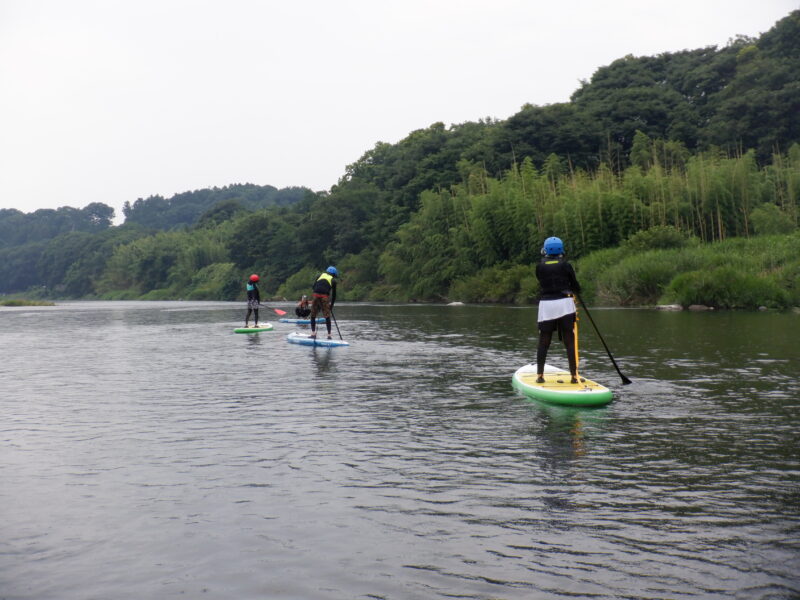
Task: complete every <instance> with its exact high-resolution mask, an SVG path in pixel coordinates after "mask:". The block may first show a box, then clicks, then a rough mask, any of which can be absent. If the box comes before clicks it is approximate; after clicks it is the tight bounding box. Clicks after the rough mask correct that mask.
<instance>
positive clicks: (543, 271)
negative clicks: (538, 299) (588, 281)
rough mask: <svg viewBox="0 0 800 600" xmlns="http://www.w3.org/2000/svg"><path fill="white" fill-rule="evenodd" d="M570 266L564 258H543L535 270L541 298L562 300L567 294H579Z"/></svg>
mask: <svg viewBox="0 0 800 600" xmlns="http://www.w3.org/2000/svg"><path fill="white" fill-rule="evenodd" d="M571 273H573V271H572V266H571V265H570V264H569V263H568V262H567V261H566V259H564V258H557V257H554V256H545V257H544V258H543V259H542V260H541V261H540V262H539V265H538V267H537V269H536V277H537V278H538V279H539V287H540V288H541V294H542V297H543V298H547V297H549V298H550V299H554V298H564V297H566V295H567V293H568V292H579V291H580V289H573V288H577V287H578V286H577V281H575V280H574V276H572V277H570V274H571Z"/></svg>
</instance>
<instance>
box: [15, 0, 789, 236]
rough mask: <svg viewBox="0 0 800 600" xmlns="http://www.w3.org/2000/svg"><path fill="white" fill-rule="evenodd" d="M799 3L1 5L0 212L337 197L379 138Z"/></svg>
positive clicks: (494, 111)
mask: <svg viewBox="0 0 800 600" xmlns="http://www.w3.org/2000/svg"><path fill="white" fill-rule="evenodd" d="M797 8H800V1H798V0H669V1H668V2H655V1H652V0H649V1H648V0H606V1H601V0H562V1H553V0H546V1H545V0H484V1H479V0H306V1H305V2H300V1H297V2H296V1H294V0H280V1H277V0H214V1H211V0H0V208H17V209H19V210H22V211H24V212H31V211H33V210H36V209H39V208H57V207H59V206H73V207H75V208H82V207H84V206H86V205H87V204H89V203H90V202H104V203H106V204H108V205H110V206H112V207H114V209H115V210H116V211H117V217H118V218H117V222H119V221H121V216H122V215H121V207H122V204H123V203H124V202H125V201H126V200H129V201H131V202H133V201H135V200H136V199H137V198H145V197H147V196H150V195H153V194H161V195H163V196H165V197H170V196H172V195H173V194H175V193H179V192H184V191H188V190H195V189H200V188H204V187H212V186H219V187H221V186H224V185H228V184H232V183H256V184H259V185H266V184H269V185H273V186H275V187H278V188H281V187H286V186H295V185H297V186H307V187H310V188H312V189H314V190H325V189H329V188H330V187H331V186H332V185H334V184H335V183H336V182H337V180H338V179H339V178H340V177H341V176H342V175H343V174H344V171H345V167H346V166H347V165H348V164H350V163H352V162H355V161H356V160H357V159H358V158H360V157H361V155H362V154H363V153H364V152H366V151H367V150H369V149H370V148H372V147H373V146H374V145H375V144H376V143H377V142H379V141H383V142H389V143H394V142H397V141H399V140H400V139H402V138H404V137H405V136H406V135H408V134H409V133H410V132H411V131H413V130H415V129H421V128H425V127H428V126H429V125H430V124H432V123H435V122H437V121H442V122H444V123H445V125H451V124H454V123H463V122H465V121H477V120H478V119H480V118H484V117H493V118H498V119H505V118H508V117H510V116H511V115H513V114H514V113H516V112H517V111H518V110H519V109H520V108H521V107H522V105H523V104H525V103H531V104H537V105H544V104H550V103H555V102H566V101H568V100H569V96H570V94H571V93H572V92H573V91H575V89H576V88H577V87H578V85H579V81H580V80H581V79H589V78H591V76H592V74H593V73H594V72H595V71H596V70H597V69H598V68H599V67H601V66H603V65H607V64H609V63H610V62H612V61H613V60H615V59H617V58H620V57H622V56H624V55H626V54H633V55H635V56H643V55H653V54H658V53H661V52H673V51H678V50H683V49H687V48H688V49H692V48H700V47H703V46H709V45H718V46H724V45H725V44H726V43H727V41H728V39H729V38H731V37H733V36H735V35H736V34H744V35H750V36H757V35H759V34H760V33H763V32H765V31H767V30H768V29H770V28H771V27H772V26H773V25H774V24H775V22H776V21H777V20H779V19H781V18H782V17H785V16H786V15H788V14H789V12H791V11H792V10H795V9H797Z"/></svg>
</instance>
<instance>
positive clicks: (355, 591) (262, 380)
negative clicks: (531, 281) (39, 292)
mask: <svg viewBox="0 0 800 600" xmlns="http://www.w3.org/2000/svg"><path fill="white" fill-rule="evenodd" d="M242 308H243V307H242V305H240V304H228V303H199V302H198V303H192V302H176V303H75V304H65V305H60V306H56V307H48V308H16V309H0V348H2V350H1V351H2V361H1V362H0V415H1V417H2V419H1V420H0V598H2V599H5V600H11V599H21V598H25V599H37V600H39V599H58V600H73V599H74V600H79V599H80V600H85V599H117V598H123V599H128V598H130V599H134V598H135V599H143V598H176V597H182V598H209V599H251V598H252V599H256V598H258V599H262V598H270V599H273V598H278V599H298V600H300V599H303V600H308V599H336V600H339V599H360V598H364V599H366V598H378V599H380V598H385V599H398V600H405V599H429V598H432V599H436V598H447V599H450V598H476V599H478V598H480V599H517V598H520V599H521V598H525V599H529V598H545V599H548V598H570V599H575V598H648V599H650V598H743V599H745V598H746V599H750V598H797V597H798V596H800V488H799V487H798V485H799V484H800V450H798V434H800V398H798V396H800V394H799V393H798V386H797V380H796V379H795V378H796V377H797V376H798V375H799V374H800V373H798V355H800V352H798V349H800V343H798V339H800V315H797V314H774V313H756V314H749V313H704V314H690V313H659V312H655V311H645V310H601V309H594V310H592V316H593V317H594V319H595V322H596V323H597V325H598V326H599V327H600V330H601V332H602V333H603V335H604V337H605V339H606V341H607V342H608V344H609V346H610V347H611V349H612V351H613V352H614V354H615V356H616V358H617V360H618V362H619V364H620V367H621V369H622V371H623V372H624V373H625V374H626V375H627V376H628V377H630V378H631V379H633V381H634V383H633V385H630V386H624V387H623V386H621V385H619V377H618V376H617V374H616V372H615V371H614V370H613V367H611V365H610V362H609V360H608V358H607V356H606V354H605V351H604V350H603V348H602V346H601V345H600V343H599V341H598V340H597V338H596V336H595V335H594V334H593V332H592V330H591V327H590V325H589V323H588V321H587V320H586V319H584V320H583V321H582V322H581V341H580V348H581V356H582V365H583V367H584V372H585V374H587V375H588V376H590V377H592V378H593V379H596V380H599V381H601V382H604V383H607V384H609V385H610V387H612V388H613V389H614V392H615V400H614V402H613V403H612V404H610V405H609V406H608V407H606V408H601V409H565V408H555V407H548V406H545V405H541V404H537V403H535V402H532V401H528V400H525V399H523V398H520V397H519V396H517V395H515V393H514V392H513V391H512V389H511V385H510V378H511V374H512V373H513V371H514V370H515V369H516V368H517V367H518V366H520V365H522V364H524V363H526V362H529V360H530V359H531V358H532V357H533V345H534V335H535V334H534V320H535V309H534V308H510V307H443V306H363V305H350V306H348V305H341V306H338V305H337V311H336V312H337V317H338V323H339V327H340V329H341V332H342V334H343V335H344V336H345V337H346V338H348V339H349V340H350V341H351V343H352V345H351V346H350V347H349V348H332V349H313V348H309V347H304V346H294V345H291V344H287V343H286V341H285V336H286V334H287V333H288V332H290V331H292V330H294V329H295V326H294V325H288V324H279V323H277V320H276V319H270V320H272V321H273V322H274V323H275V325H276V331H274V332H270V333H262V334H259V335H252V336H246V335H236V334H234V333H232V329H233V327H234V326H235V325H239V323H240V321H241V317H242V316H243V312H244V311H243V309H242ZM283 308H289V307H288V306H283ZM262 320H263V319H262ZM334 334H335V329H334ZM563 356H564V355H563V348H561V347H558V346H555V345H554V348H553V350H552V357H551V358H552V360H551V362H554V363H559V362H560V363H561V364H563V363H564V361H563Z"/></svg>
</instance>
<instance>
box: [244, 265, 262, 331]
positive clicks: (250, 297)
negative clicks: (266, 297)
mask: <svg viewBox="0 0 800 600" xmlns="http://www.w3.org/2000/svg"><path fill="white" fill-rule="evenodd" d="M258 279H259V277H258V275H256V274H255V273H253V274H252V275H250V279H249V280H248V282H247V316H246V317H245V318H244V326H245V328H247V324H248V323H249V322H250V314H251V313H252V314H253V318H254V319H255V321H253V323H254V324H253V327H258V307H259V306H261V293H260V292H259V291H258Z"/></svg>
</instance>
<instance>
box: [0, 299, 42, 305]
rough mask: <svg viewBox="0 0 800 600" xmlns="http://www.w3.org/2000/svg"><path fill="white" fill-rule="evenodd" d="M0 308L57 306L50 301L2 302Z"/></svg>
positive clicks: (14, 300) (16, 300) (12, 300)
mask: <svg viewBox="0 0 800 600" xmlns="http://www.w3.org/2000/svg"><path fill="white" fill-rule="evenodd" d="M0 306H55V303H54V302H50V301H49V300H20V299H11V300H0Z"/></svg>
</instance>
